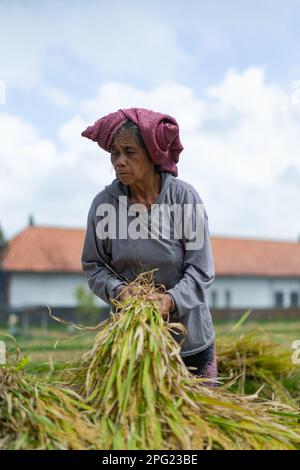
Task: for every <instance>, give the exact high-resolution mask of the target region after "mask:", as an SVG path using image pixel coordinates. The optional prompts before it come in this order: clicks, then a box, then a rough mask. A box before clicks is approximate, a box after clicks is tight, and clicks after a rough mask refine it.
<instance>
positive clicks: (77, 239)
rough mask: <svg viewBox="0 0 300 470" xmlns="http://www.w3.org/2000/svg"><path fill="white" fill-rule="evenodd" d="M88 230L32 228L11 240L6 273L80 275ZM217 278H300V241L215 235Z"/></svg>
mask: <svg viewBox="0 0 300 470" xmlns="http://www.w3.org/2000/svg"><path fill="white" fill-rule="evenodd" d="M84 235H85V230H83V229H73V228H57V227H44V226H43V227H41V226H30V227H28V228H26V229H25V230H23V231H22V232H21V233H19V234H18V235H16V236H15V237H14V238H12V239H11V240H10V243H9V247H8V250H7V252H6V254H5V256H4V260H3V263H2V265H3V268H4V269H5V270H7V271H31V272H74V273H77V272H81V262H80V257H81V251H82V246H83V241H84ZM211 241H212V248H213V254H214V259H215V266H216V275H217V276H270V277H300V242H296V241H295V242H293V241H279V240H258V239H246V238H245V239H243V238H229V237H219V236H212V237H211Z"/></svg>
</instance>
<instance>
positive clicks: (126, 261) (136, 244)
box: [81, 172, 215, 356]
mask: <svg viewBox="0 0 300 470" xmlns="http://www.w3.org/2000/svg"><path fill="white" fill-rule="evenodd" d="M161 177H162V180H161V191H160V194H159V196H158V198H157V199H156V201H155V204H156V205H157V206H159V205H166V206H172V205H174V204H177V206H178V207H181V208H184V207H186V206H189V207H190V208H192V209H191V213H190V216H191V218H190V221H189V220H188V224H187V225H188V226H189V228H190V229H191V230H192V229H193V228H195V224H194V222H195V220H196V219H195V214H196V207H197V205H198V208H199V206H201V207H202V208H203V209H202V226H201V228H200V229H198V231H200V230H201V233H202V235H201V237H200V238H201V243H198V244H195V245H193V249H190V246H191V244H190V243H191V241H190V238H187V237H186V233H185V232H184V231H183V232H178V233H181V234H182V235H180V236H177V237H174V233H175V231H176V229H175V228H174V227H175V225H174V227H173V229H171V232H170V235H171V236H169V237H158V236H157V237H151V236H148V237H146V236H143V235H142V233H144V234H145V233H146V234H147V233H148V234H149V229H151V226H152V225H151V224H152V219H153V212H151V210H148V211H145V213H144V227H143V230H144V231H142V232H140V233H141V235H140V237H139V238H137V237H136V236H134V237H133V238H132V237H130V236H128V233H129V232H127V234H125V232H124V223H125V222H126V223H127V227H128V226H129V225H130V224H131V223H134V222H132V221H134V219H135V218H136V216H137V213H136V211H134V210H133V209H134V208H135V206H134V205H133V204H132V203H130V199H129V191H128V187H127V186H126V185H124V184H123V183H121V182H120V180H118V179H115V180H114V181H113V182H112V183H111V184H110V185H108V186H106V187H105V188H104V189H103V190H102V191H101V192H99V193H98V194H97V195H96V196H95V198H94V199H93V201H92V204H91V207H90V210H89V214H88V220H87V231H86V235H85V240H84V246H83V251H82V258H81V261H82V268H83V272H84V274H85V276H86V279H87V282H88V285H89V287H90V289H91V291H92V292H93V293H94V294H95V295H97V296H98V297H100V298H101V299H102V300H104V301H105V302H106V303H108V304H111V300H112V299H113V298H114V297H115V296H116V294H117V293H118V291H119V289H120V288H121V286H123V285H125V284H126V283H127V281H131V280H133V279H134V278H135V277H136V276H137V275H138V274H140V273H141V272H145V271H148V270H151V269H157V268H158V270H157V271H156V272H155V284H163V285H164V286H165V288H166V292H167V293H169V294H170V295H171V296H172V298H173V300H174V306H175V310H174V311H173V313H172V314H171V319H172V320H174V321H178V322H181V323H182V324H183V325H184V326H185V327H186V329H187V334H186V335H185V336H184V338H181V337H180V336H179V337H178V340H179V341H181V340H182V339H183V343H182V345H181V355H182V356H189V355H192V354H196V353H198V352H200V351H202V350H204V349H206V348H207V347H208V346H210V345H211V344H212V343H213V341H214V338H215V331H214V328H213V324H212V319H211V314H210V310H209V306H208V303H207V299H206V292H205V290H206V289H207V288H208V287H209V286H210V285H211V284H212V282H213V281H214V278H215V268H214V259H213V253H212V247H211V242H210V235H209V228H208V217H207V213H206V210H205V209H204V204H203V202H202V200H201V198H200V196H199V194H198V192H197V191H196V189H195V188H194V187H193V186H192V185H190V184H189V183H187V182H185V181H183V180H180V179H179V178H177V177H174V176H173V175H171V174H170V173H167V172H162V173H161ZM107 208H113V209H114V210H115V212H114V211H112V212H105V210H106V209H107ZM107 214H109V215H107ZM182 214H183V213H182ZM141 215H142V214H140V216H141ZM151 216H152V219H151ZM182 218H183V215H182ZM104 221H105V222H106V228H107V227H108V226H110V229H109V230H110V231H109V233H108V235H107V236H106V237H105V236H103V233H104ZM139 222H140V223H141V222H143V218H139ZM149 224H150V225H149ZM142 225H143V224H142ZM153 225H154V224H153ZM183 226H184V221H183V220H182V225H181V228H182V227H183ZM111 227H113V229H111ZM145 227H146V228H145ZM154 232H155V231H154ZM198 235H199V234H198ZM198 245H199V246H198ZM110 268H113V271H114V272H115V273H117V274H118V275H119V276H120V277H121V279H120V278H119V277H118V276H117V275H116V274H115V273H114V272H112V270H111V269H110Z"/></svg>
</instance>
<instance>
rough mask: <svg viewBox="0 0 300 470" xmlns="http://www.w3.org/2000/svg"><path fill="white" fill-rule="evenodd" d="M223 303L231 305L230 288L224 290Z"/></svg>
mask: <svg viewBox="0 0 300 470" xmlns="http://www.w3.org/2000/svg"><path fill="white" fill-rule="evenodd" d="M225 305H226V307H227V308H228V307H231V292H230V290H227V291H225Z"/></svg>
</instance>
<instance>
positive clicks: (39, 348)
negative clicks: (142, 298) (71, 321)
mask: <svg viewBox="0 0 300 470" xmlns="http://www.w3.org/2000/svg"><path fill="white" fill-rule="evenodd" d="M214 325H215V330H216V337H217V339H218V340H220V341H222V338H224V336H225V335H226V337H227V338H228V339H230V338H232V339H233V340H234V339H236V338H238V337H240V336H241V335H243V334H246V333H248V332H250V331H253V330H257V328H262V329H263V330H264V331H266V332H268V333H269V335H270V336H271V338H272V341H274V343H276V344H279V345H281V346H282V347H284V348H286V349H287V350H290V351H292V350H291V344H292V342H293V341H294V340H297V339H300V316H299V321H276V322H251V321H249V320H248V321H247V322H245V323H244V324H243V325H242V326H241V327H240V328H239V329H238V330H236V331H233V332H230V330H232V328H233V327H234V325H235V324H234V323H232V322H215V324H214ZM1 333H6V334H7V333H8V330H7V329H5V328H2V329H1V328H0V334H1ZM261 334H262V336H263V335H264V333H261ZM74 335H76V332H75V331H72V332H70V329H68V328H67V327H66V326H63V325H60V328H58V329H54V330H51V329H50V330H49V332H48V335H47V336H44V335H43V334H42V330H41V329H40V328H33V329H32V330H31V335H30V336H29V337H26V336H22V335H19V336H16V339H17V341H18V345H19V347H20V349H21V350H22V352H23V353H24V354H25V355H26V356H29V358H30V362H29V364H28V365H27V366H26V369H27V370H30V371H34V372H36V371H42V370H46V369H47V363H50V364H51V363H56V362H60V361H68V360H71V359H73V358H74V357H75V358H79V357H81V355H82V353H83V352H84V351H85V350H86V349H87V348H88V347H90V346H91V345H92V344H93V341H94V338H95V336H96V333H95V332H91V333H88V334H87V335H86V336H84V337H81V338H74V339H71V338H72V337H73V336H74ZM62 338H70V340H69V341H64V340H63V341H61V342H59V343H58V344H57V346H56V349H55V350H54V345H55V343H56V341H57V340H58V339H62ZM7 346H8V349H9V350H10V351H13V350H14V345H13V343H12V342H10V341H9V340H8V341H7Z"/></svg>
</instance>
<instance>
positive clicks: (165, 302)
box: [147, 294, 173, 318]
mask: <svg viewBox="0 0 300 470" xmlns="http://www.w3.org/2000/svg"><path fill="white" fill-rule="evenodd" d="M147 299H148V300H154V302H155V303H156V305H157V308H158V309H159V311H160V312H161V314H162V317H163V318H167V317H168V315H169V313H170V312H171V310H172V307H173V302H172V298H171V296H170V295H169V294H149V295H147Z"/></svg>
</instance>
